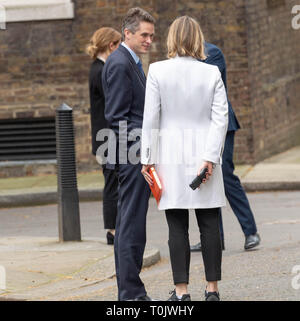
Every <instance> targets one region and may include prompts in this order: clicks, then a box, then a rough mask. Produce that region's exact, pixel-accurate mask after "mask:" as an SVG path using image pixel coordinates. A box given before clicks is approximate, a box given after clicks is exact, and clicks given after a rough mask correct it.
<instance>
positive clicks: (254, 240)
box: [244, 233, 260, 250]
mask: <svg viewBox="0 0 300 321" xmlns="http://www.w3.org/2000/svg"><path fill="white" fill-rule="evenodd" d="M259 243H260V236H259V234H258V233H256V234H253V235H248V236H246V239H245V246H244V248H245V250H249V249H253V248H254V247H256V246H257V245H259Z"/></svg>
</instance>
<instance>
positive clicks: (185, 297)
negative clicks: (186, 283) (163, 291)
mask: <svg viewBox="0 0 300 321" xmlns="http://www.w3.org/2000/svg"><path fill="white" fill-rule="evenodd" d="M169 294H172V295H171V296H170V297H169V299H168V300H167V301H191V296H190V295H189V294H183V295H182V298H181V299H179V298H178V296H177V295H176V291H175V290H173V291H171V292H170V293H169Z"/></svg>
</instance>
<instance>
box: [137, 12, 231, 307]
mask: <svg viewBox="0 0 300 321" xmlns="http://www.w3.org/2000/svg"><path fill="white" fill-rule="evenodd" d="M167 47H168V58H169V59H168V60H164V61H160V62H156V63H153V64H151V65H150V67H149V73H148V77H147V85H146V98H145V110H144V120H143V131H142V148H141V162H142V164H143V165H144V166H143V169H142V174H143V175H144V177H145V179H146V180H147V182H148V183H149V184H153V182H152V180H151V176H150V175H149V173H148V169H149V167H150V166H151V165H154V166H155V168H156V171H157V173H158V176H159V177H160V178H161V181H162V185H163V192H162V196H161V200H160V202H159V206H158V209H159V210H165V212H166V218H167V223H168V226H169V250H170V259H171V266H172V272H173V279H174V284H175V286H176V288H175V290H174V291H173V292H171V293H172V296H171V297H170V298H169V300H170V301H189V300H190V299H191V298H190V295H189V294H188V290H187V285H188V283H189V268H190V245H189V237H188V224H189V218H188V209H195V212H196V217H197V222H198V225H199V228H200V232H201V244H202V255H203V261H204V267H205V275H206V280H207V282H208V284H207V287H206V290H205V299H206V300H219V299H220V298H219V292H218V287H217V281H219V280H220V279H221V260H222V249H221V239H220V232H219V217H218V215H219V214H218V209H219V207H222V206H225V193H224V184H223V177H222V170H221V157H222V151H223V145H224V140H225V135H226V130H227V124H228V105H227V96H226V92H225V88H224V84H223V82H222V79H221V74H220V72H219V70H218V67H216V66H213V65H208V64H205V63H203V62H200V61H199V60H203V59H205V58H206V57H205V54H204V38H203V34H202V31H201V28H200V26H199V24H198V23H197V21H195V20H194V19H193V18H190V17H188V16H183V17H180V18H177V19H176V20H175V21H174V22H173V23H172V25H171V27H170V30H169V34H168V39H167ZM203 167H207V168H208V172H207V174H206V179H205V180H204V183H205V184H201V185H200V187H199V188H198V189H196V190H192V189H191V188H190V187H189V184H190V183H191V181H192V180H193V179H194V178H195V177H196V175H197V174H198V175H199V173H200V171H201V169H202V168H203Z"/></svg>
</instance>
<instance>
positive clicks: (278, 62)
mask: <svg viewBox="0 0 300 321" xmlns="http://www.w3.org/2000/svg"><path fill="white" fill-rule="evenodd" d="M245 3H246V16H247V22H248V55H249V59H248V61H249V80H250V83H251V106H252V108H253V111H252V123H253V125H252V128H253V129H252V132H253V152H254V160H255V161H259V160H262V159H264V158H266V157H268V156H270V155H272V154H274V153H278V152H281V151H283V150H285V149H287V148H289V147H291V146H294V145H296V144H300V96H299V92H300V61H299V53H300V30H293V28H292V25H291V20H292V17H293V16H292V15H291V11H292V7H293V6H294V5H296V4H297V3H298V4H299V1H291V0H286V1H284V0H267V1H261V0H249V1H246V2H245Z"/></svg>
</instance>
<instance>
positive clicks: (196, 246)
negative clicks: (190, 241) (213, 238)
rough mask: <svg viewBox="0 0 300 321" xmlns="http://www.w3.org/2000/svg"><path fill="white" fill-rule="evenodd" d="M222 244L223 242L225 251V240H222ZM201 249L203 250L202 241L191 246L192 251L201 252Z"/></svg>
mask: <svg viewBox="0 0 300 321" xmlns="http://www.w3.org/2000/svg"><path fill="white" fill-rule="evenodd" d="M221 244H222V250H223V251H224V250H225V245H224V240H221ZM201 250H202V247H201V242H199V243H197V244H195V245H192V246H191V247H190V251H191V252H201Z"/></svg>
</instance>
